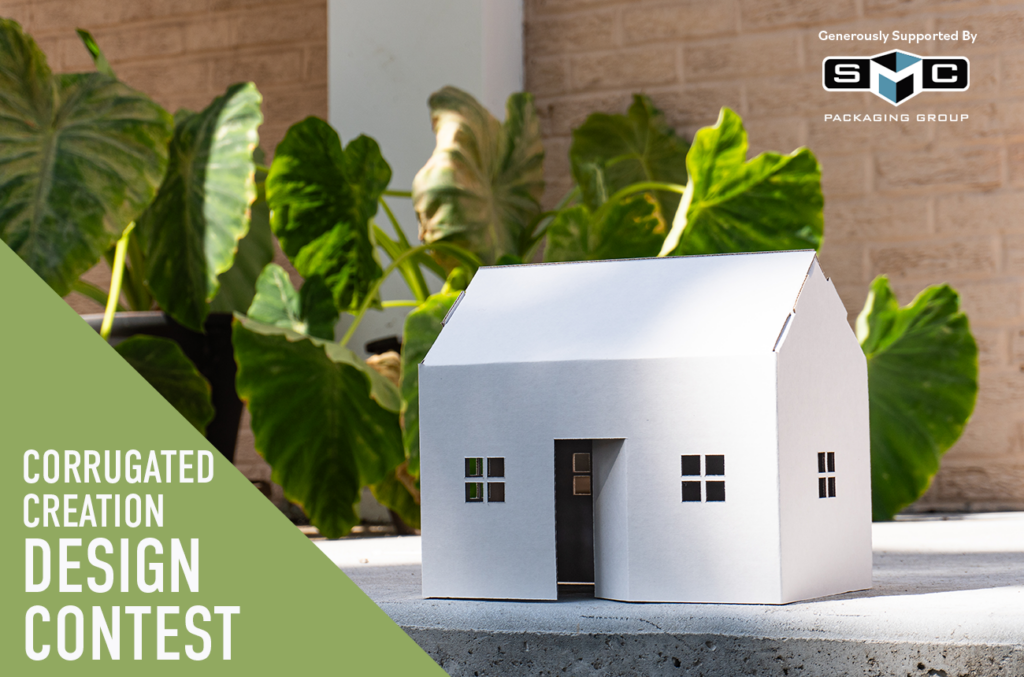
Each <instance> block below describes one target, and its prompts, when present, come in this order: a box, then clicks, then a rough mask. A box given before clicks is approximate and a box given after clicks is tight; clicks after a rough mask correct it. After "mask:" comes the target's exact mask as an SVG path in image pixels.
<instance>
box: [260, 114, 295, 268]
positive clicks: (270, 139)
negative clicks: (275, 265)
mask: <svg viewBox="0 0 1024 677" xmlns="http://www.w3.org/2000/svg"><path fill="white" fill-rule="evenodd" d="M293 122H298V120H295V121H293ZM290 126H291V124H278V123H271V124H266V123H264V124H262V125H261V126H260V148H262V149H263V152H264V153H266V155H267V162H270V161H271V160H273V159H274V149H276V148H277V144H279V143H281V140H282V139H284V135H285V134H287V133H288V128H289V127H290ZM282 256H283V255H282Z"/></svg>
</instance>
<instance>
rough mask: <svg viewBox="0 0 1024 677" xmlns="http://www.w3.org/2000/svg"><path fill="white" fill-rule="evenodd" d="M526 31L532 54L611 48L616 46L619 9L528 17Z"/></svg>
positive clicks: (527, 50) (528, 45)
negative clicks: (617, 13)
mask: <svg viewBox="0 0 1024 677" xmlns="http://www.w3.org/2000/svg"><path fill="white" fill-rule="evenodd" d="M523 33H524V36H523V37H524V40H525V44H526V54H527V55H529V56H541V55H546V54H567V53H572V52H585V51H592V50H601V49H608V48H610V47H614V46H615V44H614V42H615V13H614V12H611V11H600V12H598V11H594V12H587V13H586V14H580V15H572V16H566V17H557V18H545V19H544V20H543V21H527V22H526V23H525V25H524V26H523Z"/></svg>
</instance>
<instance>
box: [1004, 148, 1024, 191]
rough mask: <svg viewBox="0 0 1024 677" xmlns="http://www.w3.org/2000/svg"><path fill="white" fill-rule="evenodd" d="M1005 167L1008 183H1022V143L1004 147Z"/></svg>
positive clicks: (1023, 171) (1023, 174)
mask: <svg viewBox="0 0 1024 677" xmlns="http://www.w3.org/2000/svg"><path fill="white" fill-rule="evenodd" d="M1006 168H1007V172H1008V174H1009V179H1010V183H1012V184H1013V185H1015V186H1021V185H1024V144H1021V143H1016V144H1013V145H1009V146H1007V148H1006Z"/></svg>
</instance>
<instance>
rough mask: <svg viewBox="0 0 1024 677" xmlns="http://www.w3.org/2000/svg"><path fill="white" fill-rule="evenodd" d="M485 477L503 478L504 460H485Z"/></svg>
mask: <svg viewBox="0 0 1024 677" xmlns="http://www.w3.org/2000/svg"><path fill="white" fill-rule="evenodd" d="M487 476H488V477H504V476H505V459H504V458H500V457H499V458H489V459H487Z"/></svg>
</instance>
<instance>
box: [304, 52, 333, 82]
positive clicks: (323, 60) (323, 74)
mask: <svg viewBox="0 0 1024 677" xmlns="http://www.w3.org/2000/svg"><path fill="white" fill-rule="evenodd" d="M304 76H305V78H306V81H307V82H309V83H310V84H312V83H314V82H316V83H320V82H322V83H324V84H325V85H326V84H327V45H313V46H310V47H307V48H306V67H305V70H304Z"/></svg>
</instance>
